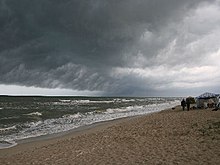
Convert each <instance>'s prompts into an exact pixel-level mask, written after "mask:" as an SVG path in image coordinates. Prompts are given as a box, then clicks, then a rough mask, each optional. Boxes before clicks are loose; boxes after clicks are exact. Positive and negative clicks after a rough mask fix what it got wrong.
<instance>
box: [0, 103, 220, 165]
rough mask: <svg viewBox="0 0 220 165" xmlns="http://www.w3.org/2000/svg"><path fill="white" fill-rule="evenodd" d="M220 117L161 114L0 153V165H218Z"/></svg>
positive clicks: (215, 114)
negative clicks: (91, 164) (92, 164)
mask: <svg viewBox="0 0 220 165" xmlns="http://www.w3.org/2000/svg"><path fill="white" fill-rule="evenodd" d="M219 132H220V111H211V109H206V110H204V109H199V110H190V111H182V110H181V107H180V106H176V107H175V109H167V110H162V111H159V112H155V113H150V114H146V115H141V116H134V117H128V118H122V119H116V120H113V121H107V122H101V123H96V124H95V125H90V126H88V127H86V128H84V129H79V130H78V131H73V132H72V131H71V132H69V133H68V134H65V135H63V136H58V137H55V138H52V139H38V141H32V142H29V143H21V144H19V145H17V146H15V147H12V148H8V149H3V150H0V164H10V163H12V164H32V163H33V164H89V163H91V162H93V163H94V164H146V163H147V164H218V163H219V162H220V133H219Z"/></svg>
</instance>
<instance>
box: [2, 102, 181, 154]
mask: <svg viewBox="0 0 220 165" xmlns="http://www.w3.org/2000/svg"><path fill="white" fill-rule="evenodd" d="M174 107H177V106H174ZM168 109H171V108H168ZM168 109H162V110H159V111H155V112H147V113H146V114H138V115H134V116H126V117H121V118H115V119H110V120H106V121H99V122H95V123H92V124H89V125H83V126H79V127H77V128H73V129H70V130H67V131H62V132H58V133H53V134H47V135H40V136H36V137H28V138H25V139H20V140H16V141H12V142H13V143H12V142H7V141H5V144H4V143H2V144H0V156H1V151H2V150H4V151H5V150H7V149H10V148H14V147H17V146H18V145H23V144H26V143H32V142H38V141H44V140H53V139H59V138H62V137H65V136H68V135H72V134H76V135H78V134H80V133H83V132H84V131H89V130H90V129H94V127H105V126H104V125H106V127H108V125H109V126H110V125H112V124H115V123H117V122H123V121H124V120H129V119H130V118H136V117H143V116H145V115H149V114H151V113H158V112H161V111H164V110H168ZM1 145H2V146H1Z"/></svg>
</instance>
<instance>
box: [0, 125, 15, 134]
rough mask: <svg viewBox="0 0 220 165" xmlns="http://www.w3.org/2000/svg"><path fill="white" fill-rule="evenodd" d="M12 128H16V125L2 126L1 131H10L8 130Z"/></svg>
mask: <svg viewBox="0 0 220 165" xmlns="http://www.w3.org/2000/svg"><path fill="white" fill-rule="evenodd" d="M11 129H16V126H15V125H14V126H11V127H7V128H0V132H4V131H8V130H11Z"/></svg>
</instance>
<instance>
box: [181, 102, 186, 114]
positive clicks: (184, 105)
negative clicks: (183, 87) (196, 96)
mask: <svg viewBox="0 0 220 165" xmlns="http://www.w3.org/2000/svg"><path fill="white" fill-rule="evenodd" d="M181 106H182V107H183V111H184V110H185V107H186V101H185V100H184V99H183V100H182V101H181Z"/></svg>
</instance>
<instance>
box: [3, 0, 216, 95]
mask: <svg viewBox="0 0 220 165" xmlns="http://www.w3.org/2000/svg"><path fill="white" fill-rule="evenodd" d="M206 91H209V92H215V93H220V0H0V94H43V95H111V96H112V95H114V96H187V95H193V96H196V95H199V94H201V93H203V92H206Z"/></svg>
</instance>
